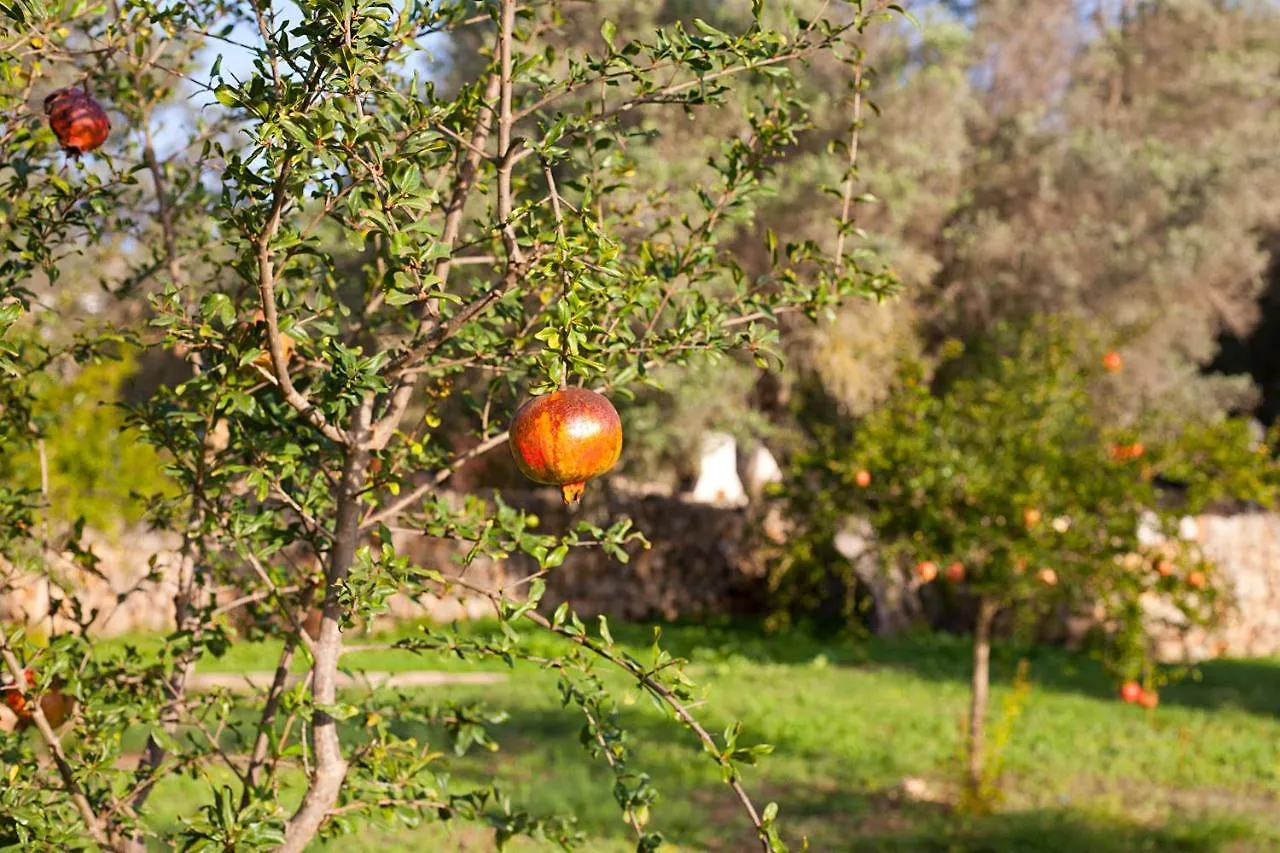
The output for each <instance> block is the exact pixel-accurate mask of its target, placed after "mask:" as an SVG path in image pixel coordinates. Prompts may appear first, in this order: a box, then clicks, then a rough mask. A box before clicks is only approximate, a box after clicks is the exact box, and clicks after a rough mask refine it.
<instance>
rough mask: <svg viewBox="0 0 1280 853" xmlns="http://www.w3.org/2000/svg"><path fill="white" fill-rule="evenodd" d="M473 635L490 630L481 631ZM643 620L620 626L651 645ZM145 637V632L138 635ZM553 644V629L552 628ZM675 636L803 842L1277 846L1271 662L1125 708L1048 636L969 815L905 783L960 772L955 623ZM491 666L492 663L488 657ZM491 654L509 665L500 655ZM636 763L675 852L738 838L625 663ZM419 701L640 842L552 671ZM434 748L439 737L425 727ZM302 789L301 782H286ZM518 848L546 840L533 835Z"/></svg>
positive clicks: (481, 756)
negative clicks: (909, 630) (1000, 796)
mask: <svg viewBox="0 0 1280 853" xmlns="http://www.w3.org/2000/svg"><path fill="white" fill-rule="evenodd" d="M468 630H484V629H483V628H470V629H468ZM649 630H650V629H647V628H642V627H634V626H615V628H614V632H613V633H614V635H615V637H617V638H618V639H619V640H620V641H621V642H623V643H624V644H626V645H629V646H632V647H633V648H634V649H635V650H637V651H639V650H640V649H642V648H643V647H644V645H645V644H646V641H647V640H648V637H649V633H648V632H649ZM150 642H151V641H146V642H142V641H139V642H138V645H139V647H140V648H146V647H147V646H148V644H149V643H150ZM536 642H537V643H538V644H540V645H546V647H547V648H546V650H547V651H551V650H553V649H554V646H555V642H556V641H555V640H553V639H539V640H537V641H536ZM664 644H665V645H666V646H667V647H668V648H670V649H671V650H673V651H674V652H677V653H679V654H681V655H683V656H685V657H688V658H689V659H690V660H691V661H692V666H691V673H692V674H693V675H694V676H695V678H696V679H697V680H698V681H699V683H700V684H703V685H706V688H707V691H706V697H705V698H706V703H705V704H704V705H701V706H700V707H699V708H698V709H697V713H698V714H699V715H700V717H701V718H702V719H703V720H704V722H705V723H706V724H707V725H708V728H710V729H711V730H713V731H718V730H721V729H723V728H724V727H725V726H727V725H729V724H730V723H731V722H732V721H734V720H736V719H741V720H742V721H743V722H744V723H745V725H746V735H745V737H744V740H745V741H746V742H761V741H762V742H767V743H771V744H773V745H774V746H775V748H776V750H775V753H774V754H773V755H772V756H768V757H766V758H765V759H764V760H763V761H762V763H761V765H760V766H759V767H758V768H751V769H749V771H748V774H747V777H746V779H745V784H746V787H747V789H748V791H749V792H751V793H752V795H753V796H754V797H755V798H756V799H757V801H758V803H759V804H763V803H764V802H766V801H768V800H776V801H777V802H778V803H779V805H780V807H781V821H782V824H783V826H784V829H785V832H786V835H787V836H788V837H789V839H790V840H793V841H798V840H799V839H800V838H801V836H804V837H807V838H808V840H809V843H810V847H811V849H814V850H819V851H827V850H830V851H843V850H873V851H935V850H936V851H940V853H941V851H948V853H950V851H975V853H976V851H1000V853H1004V851H1009V853H1023V851H1027V853H1035V852H1036V851H1046V853H1047V852H1048V851H1075V850H1080V851H1089V853H1111V851H1116V853H1119V851H1142V850H1150V851H1185V852H1186V853H1201V851H1203V853H1210V852H1211V851H1224V853H1246V852H1247V851H1264V850H1277V849H1280V796H1278V795H1277V789H1278V788H1277V782H1278V781H1280V779H1278V776H1280V662H1275V661H1217V662H1213V663H1210V664H1206V665H1205V666H1204V667H1203V668H1202V670H1201V673H1200V675H1201V679H1200V680H1199V681H1188V682H1186V683H1183V684H1180V685H1178V686H1175V687H1171V688H1166V689H1165V690H1164V691H1163V693H1162V695H1161V706H1160V708H1159V709H1157V710H1156V711H1154V712H1151V713H1147V712H1143V711H1140V710H1138V709H1136V708H1134V707H1130V706H1125V705H1122V704H1120V703H1119V702H1118V701H1117V700H1116V699H1115V698H1113V697H1114V685H1112V684H1111V683H1110V682H1108V681H1107V679H1106V678H1105V677H1104V676H1103V674H1102V672H1101V670H1100V669H1099V668H1098V667H1097V666H1096V665H1094V664H1093V663H1092V662H1090V661H1087V660H1083V659H1080V658H1073V657H1071V656H1069V655H1066V654H1065V653H1062V652H1060V651H1058V650H1054V649H1036V650H1034V651H1033V652H1032V653H1031V654H1030V655H1029V659H1030V676H1031V680H1032V682H1033V689H1032V692H1031V694H1030V697H1029V700H1028V702H1027V704H1026V707H1025V709H1024V710H1023V713H1022V715H1021V717H1019V719H1018V720H1017V722H1016V725H1015V727H1014V729H1013V733H1012V739H1011V741H1010V743H1009V745H1008V747H1007V749H1006V750H1005V751H1004V754H1003V755H1002V756H1001V759H1002V761H1003V766H1004V769H1005V791H1006V801H1005V803H1004V804H1003V805H1002V806H1001V808H1000V809H999V810H998V811H997V812H996V813H995V814H992V815H990V816H987V817H982V818H965V817H962V816H958V815H956V814H954V812H953V811H952V810H951V809H950V808H948V807H946V806H945V805H941V804H932V803H916V802H910V801H905V800H904V799H903V798H901V797H899V796H898V795H897V794H896V790H897V789H898V786H899V785H900V783H901V780H902V779H903V778H904V777H906V776H918V777H923V778H924V779H926V780H929V782H930V783H931V784H932V785H933V786H934V787H936V788H938V789H940V790H942V791H947V790H951V789H953V787H954V785H953V783H954V779H955V775H956V768H957V766H958V765H957V753H958V748H959V736H960V719H961V715H962V714H963V712H964V709H965V703H966V696H967V677H968V647H967V644H966V643H965V641H964V640H963V638H950V637H946V636H933V637H910V638H902V639H896V640H894V641H891V642H889V641H880V640H873V641H870V642H867V643H858V642H854V641H850V640H845V639H823V638H820V637H816V636H813V635H810V634H805V633H799V632H796V633H792V634H790V635H787V636H781V637H767V636H764V635H762V634H760V633H758V632H757V631H755V630H753V629H752V628H750V627H732V626H721V627H710V628H708V627H693V626H666V627H665V628H664ZM275 651H276V649H275V648H274V647H272V646H271V645H269V644H240V645H237V646H236V647H235V648H233V649H232V650H231V652H230V653H229V654H228V656H226V657H224V658H223V659H222V660H220V661H211V662H209V663H208V664H206V665H203V666H202V669H203V670H206V671H212V670H215V669H222V670H242V669H262V670H267V669H270V668H271V667H272V666H274V661H275V657H274V655H275ZM352 657H353V660H347V659H344V661H347V662H348V663H351V664H353V665H357V664H358V665H359V666H362V667H365V668H368V669H383V670H408V669H426V668H430V669H443V668H459V667H462V668H470V667H471V665H470V664H466V663H463V662H459V661H456V660H449V659H447V658H444V657H442V656H439V655H431V656H421V657H419V656H414V655H409V654H405V653H397V652H369V653H361V654H360V655H359V656H352ZM1016 660H1017V657H1016V655H1015V654H1014V653H1013V650H1009V649H1000V648H997V650H996V654H995V658H994V679H995V681H996V684H995V686H994V693H993V708H995V709H996V710H997V713H998V710H999V708H1000V706H1001V702H1002V700H1003V699H1004V697H1005V696H1007V695H1008V693H1009V685H1008V682H1009V679H1010V677H1011V676H1012V674H1013V672H1014V669H1015V665H1016ZM486 668H489V667H488V666H486ZM496 668H502V667H501V665H497V667H496ZM609 684H610V685H611V686H613V687H614V688H616V691H617V695H619V696H620V697H623V699H624V701H629V702H630V704H627V705H626V706H625V708H624V713H623V721H624V724H625V725H626V727H627V728H628V729H629V731H630V732H631V735H632V742H633V744H634V745H635V757H634V759H633V765H634V766H636V767H639V768H642V769H644V770H646V771H647V772H649V773H650V774H651V776H652V777H653V780H654V784H655V786H656V787H657V788H658V790H659V791H660V792H661V793H662V797H661V799H660V801H659V803H658V805H657V807H656V808H655V810H654V814H653V826H654V827H655V828H657V829H659V830H661V831H662V832H663V833H664V834H665V835H666V836H667V838H668V839H669V841H670V842H671V843H672V846H671V848H670V849H671V850H689V851H693V850H706V851H733V853H737V851H747V850H750V849H752V847H751V843H752V842H751V834H750V832H749V831H748V830H747V826H748V824H747V822H746V818H745V816H744V815H743V814H742V812H741V811H740V810H739V808H738V807H737V805H736V802H735V800H734V799H733V797H732V795H731V793H730V792H729V791H728V789H727V788H726V787H725V786H724V785H723V784H722V783H721V782H720V780H719V776H718V771H717V768H716V767H715V766H714V765H713V764H712V763H711V762H710V761H709V760H707V759H706V757H705V756H704V755H703V754H702V753H701V752H700V750H699V749H698V747H697V744H696V743H695V742H694V741H693V739H692V738H691V736H690V735H689V734H688V733H687V732H685V731H684V730H682V729H681V728H680V727H679V726H678V725H677V724H676V723H675V722H673V721H672V720H670V719H668V718H667V717H665V716H664V715H663V714H662V713H661V712H659V711H658V710H657V709H656V708H654V706H653V705H652V704H651V703H650V702H649V701H648V700H647V699H645V698H642V697H639V696H637V694H636V691H635V689H634V687H632V686H630V685H628V684H627V683H626V682H625V680H623V679H622V678H620V677H613V678H610V679H609ZM405 692H406V693H407V695H409V696H410V697H411V698H412V699H413V700H414V701H422V702H428V701H435V700H439V699H443V698H455V699H463V698H465V699H479V700H484V701H485V702H487V703H489V704H490V705H492V706H494V707H498V708H502V709H504V710H506V711H507V712H508V713H509V714H510V719H509V720H508V721H507V722H506V723H505V724H504V725H502V726H500V727H498V729H497V731H496V735H497V738H498V740H499V742H500V743H501V747H502V748H501V750H500V751H499V752H497V753H493V754H490V753H484V752H479V753H472V754H469V755H467V756H466V757H464V758H462V759H451V771H452V773H453V776H454V781H455V787H457V788H465V787H466V785H467V784H470V783H474V782H476V781H479V780H480V779H482V778H485V777H486V776H487V775H491V774H492V775H496V776H497V778H498V779H499V780H500V781H501V783H502V786H503V788H504V790H506V791H507V792H508V793H509V794H510V795H511V796H512V799H513V800H514V801H515V803H516V804H518V805H520V806H522V807H524V808H527V809H529V810H530V811H532V812H534V813H535V814H548V815H550V814H560V815H568V814H572V815H576V816H577V818H578V821H579V828H580V829H581V830H582V831H583V832H584V833H585V834H586V836H587V838H588V842H587V849H588V850H591V851H597V853H603V852H604V851H623V850H629V849H633V843H629V841H630V838H631V836H630V834H629V833H630V830H629V828H628V827H627V826H626V825H625V824H624V823H623V822H622V820H621V818H620V816H619V814H618V811H617V808H616V806H615V805H614V803H613V801H612V798H611V796H610V793H609V791H610V787H611V784H612V778H611V776H610V774H609V771H608V768H607V767H606V766H604V765H603V763H602V762H600V761H595V760H592V759H591V758H590V757H589V756H588V755H587V754H586V753H585V752H584V750H583V749H582V748H581V746H580V745H579V744H578V734H579V730H580V728H581V721H580V717H579V716H578V715H577V713H576V712H575V711H574V710H573V709H567V708H563V707H561V705H560V703H559V699H558V695H557V692H556V688H555V676H554V675H553V674H551V673H548V672H545V671H542V670H540V669H538V668H535V667H533V666H529V665H519V666H517V667H516V669H515V670H514V672H512V673H511V676H510V679H509V681H507V682H506V683H503V684H499V685H492V686H468V687H459V686H450V687H446V688H431V689H425V690H417V691H405ZM402 733H403V734H406V735H413V736H415V737H418V738H419V739H421V740H423V741H426V742H428V743H433V744H435V745H436V746H437V747H438V746H439V745H440V742H441V735H440V733H439V732H434V731H431V730H428V729H425V728H415V727H412V726H405V727H403V731H402ZM295 795H296V792H290V793H289V794H288V796H295ZM198 796H199V794H198V789H197V788H196V787H195V785H194V783H192V782H190V781H188V780H181V779H177V780H170V781H168V782H166V784H165V786H164V788H163V790H161V791H158V792H157V798H156V800H155V801H153V802H154V803H158V804H161V805H160V808H159V811H158V813H157V815H156V817H155V820H156V821H157V822H158V824H159V825H164V826H168V827H172V826H174V825H175V822H176V818H177V815H178V814H179V813H180V812H181V813H189V812H190V810H191V808H192V802H193V800H194V798H196V797H198ZM325 849H333V850H339V849H341V850H343V851H346V853H352V852H353V851H364V850H369V851H373V850H377V851H381V853H390V851H400V850H403V851H409V850H414V851H418V850H441V851H452V850H467V851H480V850H489V849H492V845H491V843H490V842H489V840H488V838H487V835H486V834H485V833H484V832H482V831H481V830H479V829H478V828H475V827H465V826H463V827H453V828H441V827H437V826H432V827H427V828H417V829H406V828H399V829H396V828H383V827H378V826H364V827H361V828H360V830H359V831H358V832H357V833H356V834H354V835H352V836H349V837H346V838H344V839H342V840H341V841H337V842H332V843H331V844H329V845H327V846H326V847H325ZM514 849H516V850H546V849H549V848H547V847H545V846H538V845H535V844H524V845H517V846H516V847H515V848H514Z"/></svg>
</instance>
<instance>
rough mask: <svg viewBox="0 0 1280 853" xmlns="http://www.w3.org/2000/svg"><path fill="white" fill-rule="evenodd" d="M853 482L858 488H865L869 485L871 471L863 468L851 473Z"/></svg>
mask: <svg viewBox="0 0 1280 853" xmlns="http://www.w3.org/2000/svg"><path fill="white" fill-rule="evenodd" d="M853 482H854V483H856V484H857V486H858V488H860V489H865V488H866V487H867V486H870V485H871V472H870V471H868V470H866V469H865V468H864V469H863V470H861V471H859V472H858V473H857V474H854V475H853Z"/></svg>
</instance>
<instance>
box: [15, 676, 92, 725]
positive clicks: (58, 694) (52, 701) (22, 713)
mask: <svg viewBox="0 0 1280 853" xmlns="http://www.w3.org/2000/svg"><path fill="white" fill-rule="evenodd" d="M22 674H23V675H24V676H25V677H26V680H27V689H28V690H30V689H31V688H33V687H35V684H36V676H35V673H33V672H32V671H31V670H29V669H27V670H23V673H22ZM4 704H5V706H6V707H8V709H9V710H10V711H13V713H14V715H15V716H16V717H17V718H18V725H17V728H18V730H19V731H21V730H22V729H25V728H27V727H28V726H30V725H31V723H32V721H33V713H32V708H31V706H30V705H29V704H28V703H27V697H25V696H23V695H22V693H21V691H19V690H18V689H17V688H16V687H12V686H10V687H8V688H6V689H4ZM75 708H76V700H75V699H73V698H72V697H70V696H67V694H65V693H63V692H62V691H61V690H59V689H58V688H57V687H54V688H52V689H51V690H50V691H49V692H48V693H45V694H44V695H43V696H41V697H40V710H41V711H42V712H44V718H45V720H46V721H47V722H48V723H49V725H50V727H52V728H55V729H56V728H57V727H58V726H60V725H62V724H63V723H65V722H66V721H67V720H68V719H70V718H71V715H72V713H74V711H75Z"/></svg>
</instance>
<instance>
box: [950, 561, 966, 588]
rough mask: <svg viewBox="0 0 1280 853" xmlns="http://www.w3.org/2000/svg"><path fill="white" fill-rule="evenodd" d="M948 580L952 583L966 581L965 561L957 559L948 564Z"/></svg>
mask: <svg viewBox="0 0 1280 853" xmlns="http://www.w3.org/2000/svg"><path fill="white" fill-rule="evenodd" d="M947 580H949V581H951V582H952V583H962V582H963V581H964V563H961V562H959V561H956V562H954V563H952V564H951V565H949V566H947Z"/></svg>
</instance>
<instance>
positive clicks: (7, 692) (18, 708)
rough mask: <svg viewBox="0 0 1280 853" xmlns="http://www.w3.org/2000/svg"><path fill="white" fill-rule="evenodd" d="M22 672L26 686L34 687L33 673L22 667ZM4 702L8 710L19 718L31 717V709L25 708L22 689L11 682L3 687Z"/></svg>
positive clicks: (34, 677) (25, 703) (25, 700)
mask: <svg viewBox="0 0 1280 853" xmlns="http://www.w3.org/2000/svg"><path fill="white" fill-rule="evenodd" d="M22 674H23V675H24V676H25V677H26V679H27V688H28V689H30V688H32V687H34V686H35V684H36V676H35V673H33V672H32V671H31V670H29V669H24V670H23V671H22ZM4 704H5V706H6V707H7V708H8V709H9V710H10V711H12V712H13V713H15V714H17V715H18V719H19V720H24V721H25V720H30V719H31V711H30V710H29V709H28V708H27V699H26V697H25V696H23V695H22V691H20V690H18V688H17V687H15V686H12V684H10V686H7V687H5V688H4Z"/></svg>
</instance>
